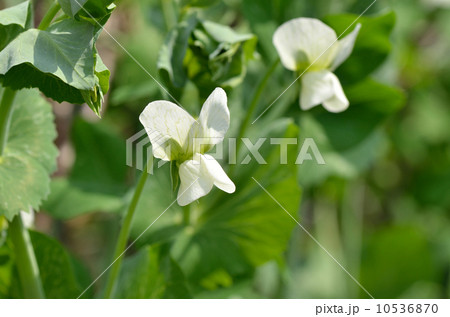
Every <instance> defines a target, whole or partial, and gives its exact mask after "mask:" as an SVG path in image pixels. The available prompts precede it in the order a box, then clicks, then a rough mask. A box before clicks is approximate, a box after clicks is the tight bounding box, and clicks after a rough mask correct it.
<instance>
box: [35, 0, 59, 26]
mask: <svg viewBox="0 0 450 317" xmlns="http://www.w3.org/2000/svg"><path fill="white" fill-rule="evenodd" d="M60 9H61V5H60V4H59V2H58V1H55V2H53V4H52V6H51V7H50V8H49V9H48V11H47V13H46V14H45V15H44V17H43V18H42V20H41V23H39V26H38V29H39V30H45V29H46V28H48V27H49V26H50V24H51V23H52V21H53V18H54V17H55V16H56V14H57V13H58V12H59V10H60Z"/></svg>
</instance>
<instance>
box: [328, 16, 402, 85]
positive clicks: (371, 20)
mask: <svg viewBox="0 0 450 317" xmlns="http://www.w3.org/2000/svg"><path fill="white" fill-rule="evenodd" d="M357 18H358V16H357V15H354V14H341V15H333V16H328V17H326V18H325V19H324V21H325V23H327V24H328V25H330V26H331V27H332V28H333V29H334V30H335V31H336V33H337V34H338V36H339V35H341V34H342V33H343V32H344V31H346V30H347V29H348V27H349V26H350V25H352V23H354V22H355V21H357V23H360V24H361V25H362V26H361V31H360V32H359V35H358V38H357V39H356V43H355V47H354V49H353V52H352V55H350V57H349V59H348V60H347V61H345V63H344V64H342V66H340V67H339V68H338V69H337V71H336V74H337V76H338V77H339V78H340V79H341V80H342V82H343V83H344V84H345V83H346V82H357V81H359V80H362V79H363V78H365V77H367V76H368V75H369V74H370V73H372V72H373V71H374V70H375V69H377V68H378V67H379V66H380V65H381V63H382V62H384V60H385V59H386V57H387V56H388V54H389V52H390V51H391V42H390V34H391V32H392V30H393V28H394V25H395V13H394V12H388V13H386V14H383V15H378V16H373V17H370V16H363V17H360V18H359V19H358V20H357ZM352 29H353V28H349V29H348V30H347V31H346V34H347V33H348V32H350V31H352ZM346 34H344V35H343V37H344V36H345V35H346Z"/></svg>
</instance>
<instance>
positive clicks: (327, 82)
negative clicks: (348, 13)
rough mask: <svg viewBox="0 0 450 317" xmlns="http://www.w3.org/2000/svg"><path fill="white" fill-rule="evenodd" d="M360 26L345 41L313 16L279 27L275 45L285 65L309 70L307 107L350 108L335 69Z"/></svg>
mask: <svg viewBox="0 0 450 317" xmlns="http://www.w3.org/2000/svg"><path fill="white" fill-rule="evenodd" d="M360 28H361V25H360V24H358V25H357V26H356V27H355V29H354V30H353V31H352V32H351V33H350V34H349V35H348V36H346V37H344V38H343V39H342V40H337V35H336V32H335V31H334V30H333V29H332V28H330V27H329V26H328V25H326V24H325V23H323V22H321V21H319V20H317V19H311V18H298V19H293V20H290V21H288V22H286V23H284V24H282V25H281V26H280V27H279V28H278V29H277V30H276V32H275V34H274V35H273V44H274V45H275V48H276V49H277V51H278V54H279V55H280V59H281V62H282V63H283V65H284V67H286V68H287V69H289V70H292V71H296V72H299V73H301V72H304V71H305V70H306V71H307V72H306V73H305V74H304V75H303V76H302V89H301V95H300V107H301V108H302V109H303V110H308V109H311V108H312V107H315V106H317V105H320V104H323V106H324V108H325V109H326V110H328V111H330V112H341V111H344V110H345V109H347V108H348V106H349V101H348V99H347V97H346V96H345V93H344V90H343V89H342V86H341V83H340V82H339V79H338V78H337V77H336V75H335V74H333V71H334V70H335V69H336V68H338V67H339V66H340V65H341V64H342V63H343V62H344V61H345V60H346V59H347V58H348V57H349V56H350V54H351V52H352V50H353V46H354V44H355V41H356V37H357V36H358V33H359V29H360ZM333 43H334V44H333ZM308 67H309V68H308Z"/></svg>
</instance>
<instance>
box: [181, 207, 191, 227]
mask: <svg viewBox="0 0 450 317" xmlns="http://www.w3.org/2000/svg"><path fill="white" fill-rule="evenodd" d="M183 223H184V225H185V226H189V225H190V224H191V206H190V205H186V206H184V207H183Z"/></svg>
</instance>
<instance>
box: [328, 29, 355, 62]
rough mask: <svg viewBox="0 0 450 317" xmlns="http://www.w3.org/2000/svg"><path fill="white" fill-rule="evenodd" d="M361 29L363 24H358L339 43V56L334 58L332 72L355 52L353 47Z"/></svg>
mask: <svg viewBox="0 0 450 317" xmlns="http://www.w3.org/2000/svg"><path fill="white" fill-rule="evenodd" d="M360 29H361V24H359V23H358V24H357V25H356V27H355V29H354V30H353V31H352V32H351V33H350V34H349V35H347V36H346V37H344V38H343V39H342V40H339V42H338V49H337V55H336V57H335V58H334V61H333V64H332V65H331V70H335V69H336V68H338V67H339V66H341V64H342V63H343V62H345V61H346V60H347V58H348V57H349V56H350V54H351V53H352V51H353V47H354V46H355V42H356V38H357V37H358V34H359V30H360Z"/></svg>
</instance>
